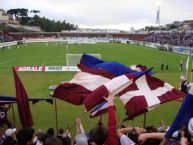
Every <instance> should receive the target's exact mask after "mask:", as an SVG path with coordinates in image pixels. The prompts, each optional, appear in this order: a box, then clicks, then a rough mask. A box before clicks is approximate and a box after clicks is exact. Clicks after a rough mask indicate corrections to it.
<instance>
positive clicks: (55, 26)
mask: <svg viewBox="0 0 193 145" xmlns="http://www.w3.org/2000/svg"><path fill="white" fill-rule="evenodd" d="M28 12H29V11H28V9H24V8H17V9H10V10H8V11H7V13H8V14H12V15H14V16H15V18H16V20H18V21H19V22H20V24H21V25H29V26H39V27H40V28H41V29H42V30H44V31H45V32H61V31H62V30H76V29H78V26H77V25H75V24H71V23H68V22H66V21H65V20H64V21H62V22H61V21H55V20H49V19H47V18H45V17H42V18H41V17H39V16H38V15H37V13H40V11H39V10H31V11H30V12H32V13H34V14H35V15H34V17H32V18H31V17H28Z"/></svg>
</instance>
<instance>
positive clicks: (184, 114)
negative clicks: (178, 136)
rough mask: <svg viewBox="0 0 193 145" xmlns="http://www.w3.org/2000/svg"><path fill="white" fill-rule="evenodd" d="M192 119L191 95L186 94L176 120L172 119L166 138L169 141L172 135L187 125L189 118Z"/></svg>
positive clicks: (192, 104)
mask: <svg viewBox="0 0 193 145" xmlns="http://www.w3.org/2000/svg"><path fill="white" fill-rule="evenodd" d="M192 117H193V95H192V94H190V93H188V94H187V95H186V97H185V100H184V101H183V103H182V105H181V107H180V110H179V111H178V114H177V115H176V118H175V119H174V121H173V123H172V125H171V126H170V129H169V130H168V131H167V133H166V138H167V139H169V138H170V137H171V136H172V134H173V133H174V132H175V131H177V130H179V129H181V128H182V127H183V126H184V125H187V124H188V122H189V120H190V118H192Z"/></svg>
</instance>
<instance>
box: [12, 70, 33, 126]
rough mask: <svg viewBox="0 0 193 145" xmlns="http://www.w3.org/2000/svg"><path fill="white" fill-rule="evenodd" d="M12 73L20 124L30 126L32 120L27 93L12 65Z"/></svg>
mask: <svg viewBox="0 0 193 145" xmlns="http://www.w3.org/2000/svg"><path fill="white" fill-rule="evenodd" d="M13 75H14V80H15V89H16V102H17V107H18V112H19V117H20V120H21V123H22V126H23V127H31V126H32V125H33V121H32V115H31V111H30V107H29V101H28V95H27V93H26V90H25V88H24V86H23V84H22V82H21V80H20V78H19V76H18V74H17V72H16V71H15V69H14V67H13Z"/></svg>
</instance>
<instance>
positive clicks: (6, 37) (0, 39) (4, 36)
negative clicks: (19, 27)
mask: <svg viewBox="0 0 193 145" xmlns="http://www.w3.org/2000/svg"><path fill="white" fill-rule="evenodd" d="M9 41H14V39H13V37H11V36H9V35H7V34H5V33H4V32H2V31H0V43H1V42H9Z"/></svg>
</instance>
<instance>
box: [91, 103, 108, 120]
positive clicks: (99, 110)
mask: <svg viewBox="0 0 193 145" xmlns="http://www.w3.org/2000/svg"><path fill="white" fill-rule="evenodd" d="M108 107H109V105H108V102H107V101H106V100H104V101H103V102H102V103H100V104H99V105H97V106H96V107H95V108H94V109H93V110H92V111H91V112H90V117H91V118H92V117H96V116H99V115H102V114H104V113H106V112H107V111H108Z"/></svg>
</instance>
